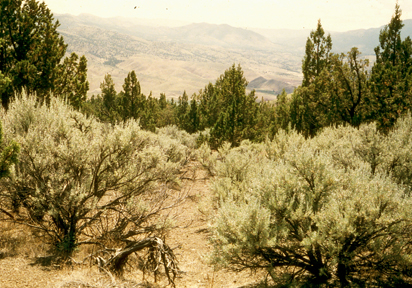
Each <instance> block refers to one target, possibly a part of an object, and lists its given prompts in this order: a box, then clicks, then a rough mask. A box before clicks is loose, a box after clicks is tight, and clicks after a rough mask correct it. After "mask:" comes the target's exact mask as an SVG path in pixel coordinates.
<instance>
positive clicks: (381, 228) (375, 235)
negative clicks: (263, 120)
mask: <svg viewBox="0 0 412 288" xmlns="http://www.w3.org/2000/svg"><path fill="white" fill-rule="evenodd" d="M403 121H405V122H408V121H409V122H408V123H410V121H412V120H410V118H408V119H404V120H403ZM398 125H399V129H400V130H399V131H394V132H393V134H391V135H389V136H388V137H385V136H383V135H381V134H379V133H378V132H376V129H375V126H374V124H369V125H364V126H361V127H360V129H354V128H349V127H340V128H337V129H335V128H328V129H326V130H325V131H324V132H323V133H321V134H320V135H319V136H317V137H315V138H313V139H309V140H304V138H303V137H302V136H300V135H299V134H297V133H296V132H294V131H291V132H289V133H286V132H281V133H279V134H278V135H276V136H275V138H274V140H273V141H269V140H267V141H266V143H263V144H254V145H251V144H250V143H244V144H243V145H241V146H240V147H238V148H236V149H231V150H228V151H226V153H225V154H224V155H223V154H222V156H221V159H220V160H219V161H218V163H217V165H216V175H217V177H216V178H215V180H214V182H213V185H212V190H213V193H214V195H215V203H216V207H217V217H215V219H214V222H213V223H212V231H213V237H212V238H211V242H212V244H213V246H214V252H213V254H212V256H211V260H212V262H213V263H214V264H216V265H218V266H219V267H224V268H227V269H231V270H235V271H239V270H244V269H252V270H256V269H266V270H267V272H268V273H269V275H270V276H271V278H272V279H273V281H274V282H275V283H276V284H278V285H286V286H293V287H336V286H340V287H382V286H387V287H395V286H396V285H410V284H411V283H412V277H411V275H412V274H411V273H412V270H411V267H412V245H411V244H412V242H411V240H412V236H411V232H412V231H411V229H412V223H411V221H412V209H411V208H412V206H411V205H412V198H411V197H410V196H409V193H405V192H406V186H405V185H404V184H406V183H405V181H406V180H402V181H401V180H400V178H402V177H405V178H406V177H407V176H405V175H408V174H407V172H406V171H409V170H407V168H405V167H407V166H408V165H409V160H408V159H410V158H409V157H410V156H409V153H411V152H409V153H408V152H407V150H408V149H407V147H409V146H408V145H409V138H408V136H409V135H410V134H408V133H407V128H408V127H410V125H409V124H407V123H403V122H400V123H399V124H398ZM402 127H403V128H402ZM402 129H403V130H402ZM395 135H397V136H395ZM393 138H395V139H398V142H399V143H403V144H402V145H401V144H398V145H397V146H396V145H395V144H393V145H394V146H393V147H404V149H403V150H402V149H400V150H397V151H398V152H395V151H394V149H392V148H391V143H392V141H394V140H391V139H393ZM406 138H408V140H407V141H406V140H405V139H406ZM400 139H402V141H401V140H400ZM409 151H411V150H409ZM405 154H408V155H407V156H405ZM391 155H392V156H391ZM393 155H403V159H404V160H402V161H403V162H399V163H403V164H402V165H403V166H400V165H398V166H396V167H397V168H396V167H395V168H396V169H398V170H396V169H395V168H391V169H392V171H388V169H389V168H390V167H392V166H393V165H392V166H391V164H390V163H393V159H395V158H396V159H398V158H399V157H400V156H398V157H395V156H393ZM391 159H392V160H391ZM396 163H398V162H396ZM405 165H406V166H405ZM401 167H402V168H401ZM394 283H397V284H394ZM391 285H395V286H391Z"/></svg>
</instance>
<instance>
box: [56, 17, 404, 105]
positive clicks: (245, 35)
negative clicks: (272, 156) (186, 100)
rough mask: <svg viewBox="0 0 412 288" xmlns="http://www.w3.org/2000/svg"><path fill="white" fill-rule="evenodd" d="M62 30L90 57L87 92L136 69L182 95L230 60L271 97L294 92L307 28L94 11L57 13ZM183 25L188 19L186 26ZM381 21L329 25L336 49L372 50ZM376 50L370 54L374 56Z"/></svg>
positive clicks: (161, 88)
mask: <svg viewBox="0 0 412 288" xmlns="http://www.w3.org/2000/svg"><path fill="white" fill-rule="evenodd" d="M55 18H56V19H57V20H59V22H60V24H61V26H60V27H59V28H58V31H59V33H61V34H62V35H63V37H64V40H65V42H66V43H68V52H76V53H77V54H80V55H82V54H84V55H85V56H86V57H87V59H88V69H89V70H88V79H89V82H90V88H91V89H90V94H97V93H99V92H100V89H99V85H100V82H102V81H103V77H104V75H105V74H106V73H110V74H111V75H112V77H113V79H114V81H115V84H116V88H117V90H118V91H120V89H121V86H122V84H123V81H124V78H125V77H126V75H127V73H128V72H130V71H131V70H135V71H136V74H137V76H138V78H139V81H140V84H141V87H142V91H143V93H145V94H146V95H147V94H149V93H151V92H152V94H153V95H154V96H158V95H159V94H160V93H165V94H166V96H167V97H174V98H175V97H178V96H179V95H182V93H183V91H186V92H187V93H188V94H189V95H191V94H193V93H197V92H198V91H199V90H200V89H202V88H203V87H204V86H205V85H207V84H208V83H209V82H214V81H215V80H216V79H217V78H218V77H219V76H220V75H221V74H222V73H223V72H224V71H225V70H226V69H227V68H229V67H230V66H231V65H232V64H233V63H236V64H240V65H241V66H242V68H243V70H244V73H245V77H246V79H247V80H248V81H250V83H249V86H248V88H249V89H255V90H256V91H257V96H258V97H259V98H260V97H263V98H265V99H269V100H271V99H274V98H275V96H276V95H277V94H278V93H280V92H281V91H282V89H283V88H285V89H286V91H288V92H291V91H293V88H294V87H296V86H298V85H299V84H300V82H301V77H302V76H301V61H302V58H303V55H304V48H305V42H306V39H307V37H308V36H309V33H310V30H307V29H306V30H305V29H302V30H270V29H242V28H236V27H232V26H229V25H215V24H208V23H192V24H186V23H184V22H177V23H171V24H170V23H168V25H169V26H168V27H166V26H162V23H164V21H161V20H157V21H155V20H150V21H149V20H144V19H130V18H122V17H116V18H100V17H96V16H93V15H90V14H81V15H79V16H73V15H68V14H60V15H59V14H57V15H55ZM404 23H405V27H404V28H403V30H402V31H403V36H411V34H412V20H405V21H404ZM183 24H184V25H183ZM381 29H382V27H379V28H373V29H367V30H354V31H347V32H339V33H338V32H331V36H332V42H333V51H334V52H339V53H341V52H347V51H349V50H350V48H351V47H353V46H356V47H359V49H360V51H361V52H362V53H363V55H364V56H368V55H373V49H374V47H376V46H377V45H378V39H379V32H380V30H381ZM369 57H372V56H369Z"/></svg>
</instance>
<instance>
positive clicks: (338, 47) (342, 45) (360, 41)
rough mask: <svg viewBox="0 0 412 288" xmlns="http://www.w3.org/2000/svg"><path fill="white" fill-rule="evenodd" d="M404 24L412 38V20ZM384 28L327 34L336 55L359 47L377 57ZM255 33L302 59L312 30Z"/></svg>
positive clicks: (404, 30)
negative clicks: (298, 54)
mask: <svg viewBox="0 0 412 288" xmlns="http://www.w3.org/2000/svg"><path fill="white" fill-rule="evenodd" d="M403 23H404V25H405V26H404V27H403V28H402V37H403V38H405V37H407V36H409V37H411V38H412V19H408V20H404V21H403ZM324 28H325V27H324ZM383 28H384V26H381V27H379V28H371V29H358V30H350V31H346V32H333V31H330V32H328V31H327V33H330V34H331V37H332V44H333V48H332V50H333V52H335V53H346V52H348V51H350V49H351V48H352V47H358V48H359V51H361V52H362V54H363V55H375V52H374V49H375V47H376V46H378V45H379V33H380V31H381V30H382V29H383ZM314 29H315V27H314ZM253 31H255V32H257V33H260V34H262V35H264V36H265V37H266V38H268V39H269V40H270V41H271V42H273V43H276V44H278V45H283V46H285V47H289V49H292V50H293V51H295V52H297V53H298V52H301V53H302V57H303V55H304V52H305V44H306V40H307V38H308V37H309V35H310V32H311V30H310V29H302V30H287V29H253Z"/></svg>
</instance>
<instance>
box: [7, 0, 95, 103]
mask: <svg viewBox="0 0 412 288" xmlns="http://www.w3.org/2000/svg"><path fill="white" fill-rule="evenodd" d="M59 25H60V24H59V22H58V21H54V18H53V14H52V13H51V12H50V10H49V9H48V8H47V6H46V4H45V3H44V2H42V3H39V2H38V1H36V0H4V1H1V2H0V27H1V28H0V71H1V73H2V74H4V76H6V77H7V78H8V79H10V81H11V83H10V85H8V86H7V88H6V89H2V90H3V91H1V101H2V106H3V107H5V108H7V107H8V104H9V102H10V99H11V98H12V97H13V96H14V94H15V93H17V94H20V93H21V92H22V90H25V91H27V92H29V93H32V92H35V93H36V94H37V96H38V97H39V98H41V99H45V100H47V99H48V98H49V96H50V93H51V92H64V93H65V94H66V95H69V96H70V97H72V96H74V95H76V98H78V99H70V100H71V101H72V102H73V103H74V105H75V106H76V107H78V106H79V105H78V101H79V100H80V99H81V100H83V98H84V95H85V93H86V91H87V90H88V84H87V80H86V77H85V73H86V67H85V65H86V61H85V58H84V57H82V58H81V59H80V62H79V63H78V64H77V63H76V64H74V62H75V61H74V59H73V57H74V56H73V54H72V56H71V57H70V58H67V59H66V60H65V61H64V62H63V63H62V61H61V60H62V59H63V57H64V55H65V53H66V48H67V45H66V44H65V43H64V41H63V37H62V36H60V35H59V33H58V32H57V28H58V27H59ZM74 70H77V71H76V72H74ZM68 77H69V79H68ZM61 83H70V85H67V86H62V85H60V84H61ZM69 87H70V89H72V90H70V91H69ZM70 97H69V98H70Z"/></svg>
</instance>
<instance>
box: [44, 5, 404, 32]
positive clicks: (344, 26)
mask: <svg viewBox="0 0 412 288" xmlns="http://www.w3.org/2000/svg"><path fill="white" fill-rule="evenodd" d="M40 1H41V0H40ZM43 1H44V2H45V3H46V5H47V6H48V7H49V8H50V10H51V11H52V12H53V13H59V14H61V13H69V14H72V15H79V14H81V13H88V14H93V15H96V16H100V17H106V18H108V17H116V16H124V17H131V18H139V19H167V20H179V21H184V22H189V23H201V22H207V23H211V24H229V25H231V26H235V27H241V28H270V29H315V28H316V24H317V21H318V19H321V22H322V26H323V28H324V29H325V30H328V31H348V30H355V29H367V28H376V27H380V26H382V25H386V24H388V23H389V21H390V19H391V17H392V15H393V13H394V10H395V4H396V0H328V1H325V0H43ZM398 3H399V5H400V7H401V10H402V19H412V0H398Z"/></svg>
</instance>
